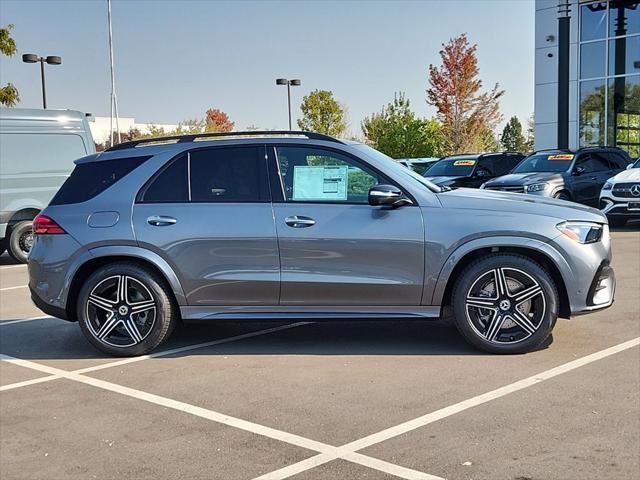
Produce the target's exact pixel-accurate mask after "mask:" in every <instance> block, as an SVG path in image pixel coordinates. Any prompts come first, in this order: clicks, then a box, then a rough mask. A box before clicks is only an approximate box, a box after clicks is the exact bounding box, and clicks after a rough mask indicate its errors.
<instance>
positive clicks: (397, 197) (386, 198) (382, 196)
mask: <svg viewBox="0 0 640 480" xmlns="http://www.w3.org/2000/svg"><path fill="white" fill-rule="evenodd" d="M412 203H413V202H412V201H411V200H409V199H408V198H406V197H405V196H404V194H403V193H402V190H400V189H399V188H398V187H394V186H393V185H374V186H373V187H371V188H370V189H369V205H372V206H374V207H377V206H381V205H386V206H390V207H393V208H397V207H401V206H403V205H411V204H412Z"/></svg>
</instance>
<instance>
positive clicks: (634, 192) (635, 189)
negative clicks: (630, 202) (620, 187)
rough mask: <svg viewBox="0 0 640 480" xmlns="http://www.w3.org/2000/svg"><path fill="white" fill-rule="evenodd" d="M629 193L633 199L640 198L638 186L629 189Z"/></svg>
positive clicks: (639, 185)
mask: <svg viewBox="0 0 640 480" xmlns="http://www.w3.org/2000/svg"><path fill="white" fill-rule="evenodd" d="M630 192H631V195H633V196H634V197H640V184H639V183H636V184H635V185H634V186H633V187H631V190H630Z"/></svg>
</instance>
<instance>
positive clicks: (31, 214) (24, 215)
mask: <svg viewBox="0 0 640 480" xmlns="http://www.w3.org/2000/svg"><path fill="white" fill-rule="evenodd" d="M39 213H40V209H38V208H33V207H27V208H22V209H20V210H18V211H16V212H14V213H13V215H11V218H10V219H9V221H8V222H7V224H8V225H9V226H11V225H15V224H16V223H18V222H22V221H25V220H33V219H34V218H36V217H37V216H38V214H39Z"/></svg>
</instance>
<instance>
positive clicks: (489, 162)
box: [476, 157, 502, 177]
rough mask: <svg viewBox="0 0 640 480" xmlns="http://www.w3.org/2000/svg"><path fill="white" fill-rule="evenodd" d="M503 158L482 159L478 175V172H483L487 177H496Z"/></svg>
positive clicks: (479, 163)
mask: <svg viewBox="0 0 640 480" xmlns="http://www.w3.org/2000/svg"><path fill="white" fill-rule="evenodd" d="M501 160H502V157H484V158H481V159H480V161H479V162H478V168H477V169H476V173H478V171H480V170H483V171H484V172H485V176H489V177H491V176H494V175H496V170H497V166H498V165H500V163H501Z"/></svg>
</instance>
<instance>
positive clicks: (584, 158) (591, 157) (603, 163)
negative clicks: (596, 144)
mask: <svg viewBox="0 0 640 480" xmlns="http://www.w3.org/2000/svg"><path fill="white" fill-rule="evenodd" d="M578 167H582V168H583V169H584V171H583V172H584V173H594V172H603V171H605V170H609V162H607V159H606V158H605V157H604V156H603V155H602V154H600V153H591V154H588V155H581V156H580V158H578V160H576V168H578Z"/></svg>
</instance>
